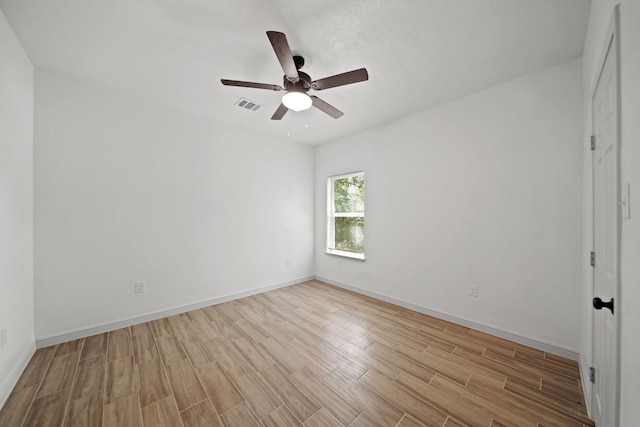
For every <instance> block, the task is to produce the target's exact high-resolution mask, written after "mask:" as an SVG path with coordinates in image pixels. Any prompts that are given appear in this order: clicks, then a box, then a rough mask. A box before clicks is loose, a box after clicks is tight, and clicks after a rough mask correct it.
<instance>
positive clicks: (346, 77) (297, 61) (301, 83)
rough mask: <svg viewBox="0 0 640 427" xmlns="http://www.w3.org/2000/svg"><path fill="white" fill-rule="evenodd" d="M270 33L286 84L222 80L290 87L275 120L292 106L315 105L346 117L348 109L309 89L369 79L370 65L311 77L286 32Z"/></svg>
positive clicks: (270, 87)
mask: <svg viewBox="0 0 640 427" xmlns="http://www.w3.org/2000/svg"><path fill="white" fill-rule="evenodd" d="M267 37H269V41H270V42H271V46H273V50H274V51H275V53H276V56H277V57H278V61H280V65H281V66H282V70H283V71H284V78H283V86H284V87H282V86H278V85H270V84H265V83H253V82H244V81H239V80H226V79H221V82H222V84H223V85H226V86H241V87H251V88H256V89H268V90H275V91H281V90H285V91H287V93H285V94H284V96H283V97H282V103H281V104H280V106H279V107H278V109H277V110H276V112H275V113H274V114H273V116H271V120H280V119H282V117H284V115H285V114H286V112H287V111H289V110H294V111H302V110H306V109H308V108H310V107H311V106H312V105H313V106H314V107H316V108H317V109H318V110H320V111H322V112H324V113H326V114H328V115H330V116H331V117H333V118H334V119H338V118H340V117H342V115H343V114H344V113H343V112H342V111H340V110H338V109H337V108H336V107H334V106H333V105H331V104H329V103H327V102H325V101H323V100H322V99H320V98H318V97H317V96H315V95H309V94H308V92H309V90H311V89H313V90H324V89H329V88H332V87H336V86H344V85H348V84H352V83H358V82H362V81H365V80H368V79H369V74H368V73H367V70H366V68H360V69H358V70H353V71H348V72H346V73H342V74H336V75H334V76H330V77H325V78H323V79H320V80H311V77H310V76H309V75H308V74H307V73H305V72H303V71H300V68H302V66H303V65H304V58H303V57H302V56H298V55H295V56H294V55H292V54H291V49H289V43H287V37H286V36H285V35H284V33H280V32H278V31H267Z"/></svg>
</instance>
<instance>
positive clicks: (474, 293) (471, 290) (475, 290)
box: [469, 285, 478, 297]
mask: <svg viewBox="0 0 640 427" xmlns="http://www.w3.org/2000/svg"><path fill="white" fill-rule="evenodd" d="M469 295H470V296H472V297H477V296H478V285H469Z"/></svg>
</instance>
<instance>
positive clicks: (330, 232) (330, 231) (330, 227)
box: [325, 170, 367, 261]
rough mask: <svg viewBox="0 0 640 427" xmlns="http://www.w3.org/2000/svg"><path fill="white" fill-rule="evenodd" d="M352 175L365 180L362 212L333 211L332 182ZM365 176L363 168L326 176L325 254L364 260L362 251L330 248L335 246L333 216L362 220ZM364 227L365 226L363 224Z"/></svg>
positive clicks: (364, 209) (363, 215)
mask: <svg viewBox="0 0 640 427" xmlns="http://www.w3.org/2000/svg"><path fill="white" fill-rule="evenodd" d="M354 176H361V177H362V178H363V179H364V180H365V202H364V205H365V206H364V208H363V211H362V212H334V208H335V203H334V202H335V196H334V182H335V181H336V180H337V179H345V178H352V177H354ZM366 185H367V184H366V178H365V174H364V170H361V171H356V172H348V173H341V174H338V175H332V176H330V177H328V178H327V241H326V246H325V253H326V254H327V255H336V256H340V257H345V258H352V259H356V260H361V261H364V260H365V253H364V251H363V252H351V251H345V250H341V249H335V248H332V246H335V221H334V219H335V218H362V219H363V221H364V218H365V211H366ZM365 228H366V226H365Z"/></svg>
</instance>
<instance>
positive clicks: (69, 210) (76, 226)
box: [35, 70, 314, 340]
mask: <svg viewBox="0 0 640 427" xmlns="http://www.w3.org/2000/svg"><path fill="white" fill-rule="evenodd" d="M35 88H36V98H35V99H36V110H35V124H36V126H35V200H36V203H35V248H36V249H35V266H36V268H35V308H36V315H35V325H36V338H37V339H38V340H41V339H45V338H51V337H56V336H60V335H63V334H68V333H70V332H72V331H75V330H86V329H87V328H89V327H93V326H97V325H103V324H110V323H113V322H117V321H121V320H124V319H128V318H131V317H138V316H142V315H145V314H148V313H154V312H158V311H163V310H167V309H170V308H172V307H180V306H184V305H187V304H193V303H198V302H201V301H207V300H211V299H215V298H220V297H223V296H226V295H232V294H238V293H242V292H245V291H250V290H252V289H256V288H260V287H265V286H270V285H278V284H285V283H290V282H295V281H298V280H299V279H301V278H305V277H309V276H312V275H313V203H314V201H313V175H312V170H313V150H312V149H311V148H310V147H307V146H301V145H297V144H293V143H289V142H283V141H280V140H275V139H270V138H267V137H263V136H258V135H256V134H253V133H250V132H248V131H246V130H242V129H239V128H236V127H232V126H229V125H225V124H221V123H219V122H215V121H213V120H209V119H205V118H203V117H197V116H194V115H190V114H187V113H183V112H180V111H177V110H174V109H171V108H167V107H164V106H160V105H156V104H153V103H149V102H146V101H143V100H140V99H134V98H132V97H131V96H130V95H128V94H122V93H118V92H114V91H113V90H107V89H105V88H98V87H95V86H92V85H90V84H84V83H80V82H77V81H73V80H69V79H67V78H65V77H61V76H58V75H54V74H52V73H49V72H46V71H41V70H37V71H36V77H35ZM229 108H234V107H233V106H230V107H229ZM250 115H251V112H249V111H247V120H251V119H252V118H251V116H250ZM287 258H290V259H291V265H290V266H287ZM139 280H144V281H146V287H147V291H146V292H145V293H144V294H135V293H134V282H136V281H139Z"/></svg>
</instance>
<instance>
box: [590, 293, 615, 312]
mask: <svg viewBox="0 0 640 427" xmlns="http://www.w3.org/2000/svg"><path fill="white" fill-rule="evenodd" d="M603 307H604V308H608V309H609V310H611V314H613V298H611V301H609V302H604V301H602V300H601V299H600V298H598V297H596V298H594V299H593V308H595V309H596V310H601V309H602V308H603Z"/></svg>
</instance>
